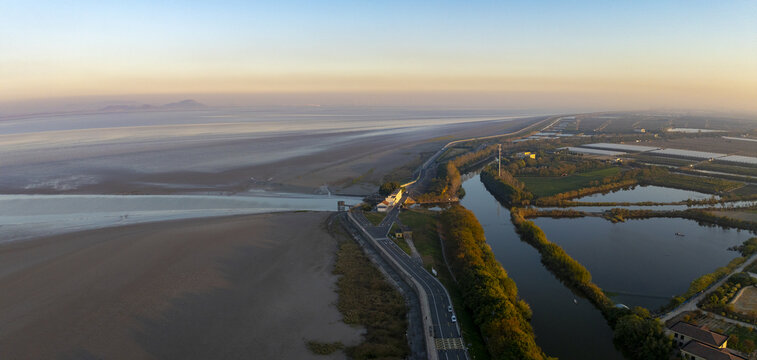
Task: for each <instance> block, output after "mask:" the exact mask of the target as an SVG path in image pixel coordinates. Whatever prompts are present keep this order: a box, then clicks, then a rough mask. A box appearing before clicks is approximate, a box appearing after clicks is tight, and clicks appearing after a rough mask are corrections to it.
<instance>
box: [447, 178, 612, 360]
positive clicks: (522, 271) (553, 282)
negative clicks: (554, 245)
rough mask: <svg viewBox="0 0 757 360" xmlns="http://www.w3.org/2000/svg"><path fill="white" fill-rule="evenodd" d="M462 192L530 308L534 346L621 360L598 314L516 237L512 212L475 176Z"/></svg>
mask: <svg viewBox="0 0 757 360" xmlns="http://www.w3.org/2000/svg"><path fill="white" fill-rule="evenodd" d="M463 188H464V189H465V193H466V195H465V197H464V198H463V200H462V201H461V203H462V205H463V206H465V207H466V208H467V209H469V210H471V211H473V213H474V214H475V215H476V217H477V218H478V221H479V222H481V225H482V226H483V228H484V232H485V234H486V239H487V242H488V243H489V245H490V246H491V248H492V251H493V252H494V255H495V257H496V258H497V260H498V261H499V262H500V263H501V264H502V266H503V267H504V268H505V270H506V271H507V272H508V275H509V276H510V277H511V278H512V279H513V280H515V282H516V283H517V285H518V291H519V294H520V297H521V298H523V299H524V300H526V302H528V304H529V305H530V306H531V309H532V310H533V318H532V320H531V324H532V325H533V327H534V331H535V332H536V336H537V338H536V342H537V344H539V346H541V347H542V349H544V351H545V352H547V354H548V355H550V356H556V357H559V358H560V359H564V360H571V359H610V360H612V359H623V357H622V356H621V355H620V353H619V352H618V351H617V350H616V349H615V347H614V346H613V344H612V335H613V334H612V329H611V328H610V327H609V326H608V325H607V323H606V321H605V319H604V318H603V317H602V314H601V313H600V312H599V311H598V310H597V309H596V308H594V306H592V305H591V304H590V303H589V302H588V301H586V300H584V299H583V298H581V297H579V296H578V295H575V294H573V293H572V292H571V291H570V290H569V289H568V288H566V287H565V286H564V285H563V284H562V283H561V282H560V281H559V280H557V278H555V277H554V276H553V275H552V273H550V272H549V271H548V270H547V269H546V268H544V266H543V265H542V263H541V257H540V255H539V253H538V252H537V251H536V250H535V249H534V248H533V247H531V246H530V245H528V244H527V243H525V242H522V241H521V240H520V238H519V237H518V234H516V233H515V229H514V227H513V225H512V223H511V222H510V212H509V211H508V210H507V208H505V207H503V206H502V205H500V204H499V203H498V202H497V200H495V199H494V197H493V196H492V195H491V194H489V192H488V191H487V190H486V189H485V188H484V186H483V184H482V183H481V181H480V180H479V177H478V176H474V177H470V178H468V179H467V180H465V181H464V183H463Z"/></svg>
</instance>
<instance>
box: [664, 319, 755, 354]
mask: <svg viewBox="0 0 757 360" xmlns="http://www.w3.org/2000/svg"><path fill="white" fill-rule="evenodd" d="M670 332H672V333H673V345H675V346H676V347H679V348H680V350H681V356H682V357H683V358H684V359H686V360H721V359H722V360H746V358H744V357H742V356H740V355H738V354H736V353H734V352H732V351H730V350H728V349H727V348H726V347H727V345H728V336H727V335H723V334H721V333H718V332H715V331H712V330H709V329H706V328H703V327H699V326H696V325H692V324H689V323H686V322H683V321H679V322H677V323H675V324H674V325H673V326H671V327H670Z"/></svg>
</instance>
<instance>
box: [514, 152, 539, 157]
mask: <svg viewBox="0 0 757 360" xmlns="http://www.w3.org/2000/svg"><path fill="white" fill-rule="evenodd" d="M515 157H517V158H519V159H536V154H534V153H532V152H530V151H524V152H519V153H516V154H515Z"/></svg>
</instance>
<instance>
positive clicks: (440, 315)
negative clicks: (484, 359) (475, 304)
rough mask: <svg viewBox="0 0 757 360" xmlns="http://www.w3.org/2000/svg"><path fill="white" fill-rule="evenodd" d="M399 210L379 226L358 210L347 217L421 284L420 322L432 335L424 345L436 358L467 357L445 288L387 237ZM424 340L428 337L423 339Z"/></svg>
mask: <svg viewBox="0 0 757 360" xmlns="http://www.w3.org/2000/svg"><path fill="white" fill-rule="evenodd" d="M403 200H404V199H403ZM399 211H400V209H399V207H395V208H393V209H392V210H391V211H389V212H388V213H387V215H386V217H385V218H384V220H383V221H382V222H381V224H379V226H373V225H372V224H371V223H370V222H369V221H368V220H367V219H366V218H365V216H363V215H362V213H361V212H353V213H351V214H350V215H351V216H348V217H349V218H350V219H351V220H352V221H353V223H354V224H355V225H356V226H358V227H360V228H361V229H362V230H363V232H364V233H365V234H367V235H368V236H370V237H371V238H372V240H373V241H372V243H374V244H376V245H377V246H379V247H381V248H382V249H383V250H385V251H380V253H382V254H384V255H388V256H390V257H391V259H392V260H393V261H394V262H395V263H396V264H398V265H399V266H400V268H401V270H402V271H403V272H405V273H406V274H407V275H409V276H410V277H412V278H413V279H414V280H415V281H416V282H417V283H418V284H419V285H420V286H421V287H422V288H423V290H424V291H423V292H424V293H425V296H426V299H425V300H426V301H427V302H428V310H429V311H428V313H427V314H426V315H425V316H424V319H423V323H424V326H427V327H429V328H430V332H429V333H430V335H431V337H432V338H433V344H431V346H427V347H428V348H433V349H435V351H436V355H437V357H438V358H439V359H468V353H467V351H466V350H465V345H464V342H463V339H462V335H461V332H460V328H459V326H458V323H457V322H452V316H453V315H454V309H453V307H452V300H451V299H450V297H449V293H448V292H447V289H446V288H445V287H444V286H443V285H442V284H441V283H440V282H439V280H438V279H436V277H434V276H433V275H431V274H430V273H429V272H428V271H426V269H424V268H423V266H422V265H421V264H419V263H418V262H417V261H415V260H413V258H412V257H410V255H408V254H407V253H405V251H403V250H402V249H401V248H400V247H399V246H397V244H395V243H394V241H392V240H390V239H389V238H387V233H388V232H389V229H390V228H391V226H392V224H393V223H394V222H395V221H397V216H398V215H399ZM388 260H389V259H388ZM449 309H452V310H453V311H449ZM428 341H430V340H428V339H427V342H428Z"/></svg>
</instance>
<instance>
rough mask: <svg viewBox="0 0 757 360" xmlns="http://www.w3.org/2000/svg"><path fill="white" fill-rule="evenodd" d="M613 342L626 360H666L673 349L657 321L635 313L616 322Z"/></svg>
mask: <svg viewBox="0 0 757 360" xmlns="http://www.w3.org/2000/svg"><path fill="white" fill-rule="evenodd" d="M613 342H614V343H615V346H616V347H617V348H618V349H619V350H620V352H621V353H623V355H624V356H625V357H626V358H628V359H634V360H635V359H638V360H654V359H660V360H667V359H669V358H670V352H671V351H672V349H673V347H672V345H671V340H670V337H668V336H667V335H665V332H664V331H663V329H662V324H661V323H660V322H659V321H657V320H655V319H652V318H648V317H646V318H645V317H644V314H636V313H634V314H629V315H626V316H623V317H621V318H620V319H619V320H618V322H617V324H615V336H614V337H613Z"/></svg>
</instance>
